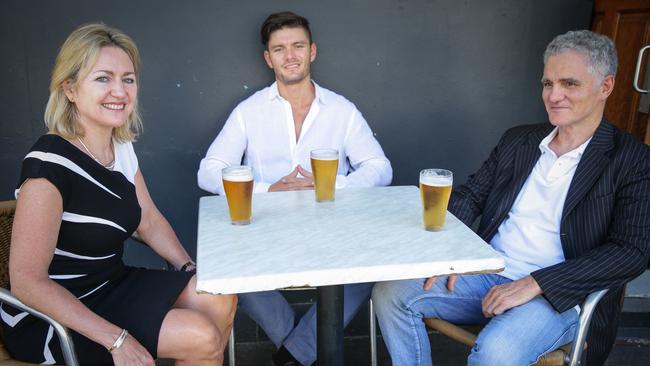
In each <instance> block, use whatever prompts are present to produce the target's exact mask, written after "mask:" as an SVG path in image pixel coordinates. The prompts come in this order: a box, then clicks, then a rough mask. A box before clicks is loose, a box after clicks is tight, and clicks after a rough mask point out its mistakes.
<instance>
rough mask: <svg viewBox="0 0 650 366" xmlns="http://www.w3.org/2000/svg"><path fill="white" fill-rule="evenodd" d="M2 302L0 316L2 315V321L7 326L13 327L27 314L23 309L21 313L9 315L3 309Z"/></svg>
mask: <svg viewBox="0 0 650 366" xmlns="http://www.w3.org/2000/svg"><path fill="white" fill-rule="evenodd" d="M2 305H4V304H0V317H2V321H4V322H5V323H7V325H8V326H10V327H12V328H13V327H15V326H16V324H18V322H19V321H21V320H23V318H24V317H26V316H27V315H29V314H28V313H27V312H26V311H23V312H21V313H18V314H16V315H11V314H9V313H7V312H6V311H5V309H4V308H3V307H2Z"/></svg>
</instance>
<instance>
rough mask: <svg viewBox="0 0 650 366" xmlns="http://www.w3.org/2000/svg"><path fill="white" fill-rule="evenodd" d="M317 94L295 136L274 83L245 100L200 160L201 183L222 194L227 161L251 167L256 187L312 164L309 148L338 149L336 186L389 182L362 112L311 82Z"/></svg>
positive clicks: (261, 188) (388, 171) (259, 189)
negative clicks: (298, 166) (223, 174)
mask: <svg viewBox="0 0 650 366" xmlns="http://www.w3.org/2000/svg"><path fill="white" fill-rule="evenodd" d="M314 87H315V91H316V97H315V98H314V101H313V102H312V104H311V107H310V108H309V113H307V117H306V118H305V121H304V122H303V125H302V129H301V132H300V136H299V137H298V139H296V133H295V125H294V121H293V113H292V110H291V104H290V103H289V102H288V101H287V100H286V99H284V98H283V97H282V96H280V94H279V92H278V88H277V85H276V83H273V84H272V85H271V86H269V87H266V88H264V89H262V90H260V91H258V92H256V93H255V94H253V95H252V96H250V97H249V98H247V99H246V100H244V101H243V102H241V103H240V104H239V105H238V106H237V107H236V108H235V109H234V110H233V111H232V113H231V114H230V117H228V120H227V121H226V123H225V124H224V126H223V129H222V130H221V132H220V133H219V135H218V136H217V138H216V139H215V140H214V141H213V142H212V144H211V145H210V148H209V149H208V152H207V154H206V156H205V158H203V160H201V165H200V167H199V172H198V174H197V177H198V183H199V187H201V188H202V189H204V190H206V191H209V192H212V193H218V194H221V195H223V194H224V190H223V182H222V180H221V169H223V168H225V167H227V166H230V165H239V164H241V163H242V157H243V165H248V166H250V167H252V168H253V179H254V181H255V185H254V191H255V192H256V193H258V192H266V191H268V189H269V187H270V186H271V185H272V184H273V183H275V182H277V181H278V180H280V179H281V178H282V177H284V176H286V175H287V174H289V173H291V171H292V170H293V169H294V168H295V167H296V166H297V165H298V164H300V165H301V166H302V167H303V168H305V169H306V170H311V163H310V151H311V150H314V149H321V148H328V149H337V150H338V151H339V167H338V174H337V177H336V188H337V189H338V188H345V187H370V186H382V185H388V184H390V182H391V180H392V176H393V170H392V168H391V166H390V162H389V161H388V159H386V156H385V155H384V152H383V150H382V149H381V146H379V143H378V142H377V140H376V139H375V137H374V135H373V133H372V131H371V130H370V127H369V126H368V123H367V122H366V120H365V119H364V118H363V116H362V115H361V112H359V110H357V108H356V107H355V106H354V104H352V103H351V102H350V101H348V100H347V99H345V98H344V97H342V96H340V95H338V94H336V93H334V92H331V91H329V90H327V89H325V88H321V87H320V86H318V85H317V84H316V83H314Z"/></svg>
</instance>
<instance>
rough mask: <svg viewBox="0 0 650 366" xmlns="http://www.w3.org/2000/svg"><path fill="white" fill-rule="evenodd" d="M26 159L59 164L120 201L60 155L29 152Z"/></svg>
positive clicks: (77, 166)
mask: <svg viewBox="0 0 650 366" xmlns="http://www.w3.org/2000/svg"><path fill="white" fill-rule="evenodd" d="M28 158H33V159H38V160H41V161H47V162H50V163H54V164H59V165H61V166H63V167H65V168H68V169H70V170H72V171H73V172H75V173H77V174H79V175H80V176H82V177H84V178H86V179H88V180H89V181H91V182H92V183H94V184H96V185H97V186H98V187H99V188H101V189H103V190H105V191H106V192H108V193H110V194H112V195H113V196H115V197H117V198H119V199H122V197H120V196H118V195H116V194H115V193H113V192H111V190H110V189H108V188H106V187H104V185H102V184H101V183H99V182H98V181H96V180H95V178H93V177H91V176H90V174H88V173H86V171H85V170H83V169H81V167H80V166H79V165H77V164H75V163H73V162H72V161H71V160H69V159H67V158H64V157H63V156H61V155H58V154H54V153H46V152H43V151H32V152H30V153H29V154H27V155H26V156H25V159H28Z"/></svg>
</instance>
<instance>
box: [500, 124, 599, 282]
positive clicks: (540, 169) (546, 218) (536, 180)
mask: <svg viewBox="0 0 650 366" xmlns="http://www.w3.org/2000/svg"><path fill="white" fill-rule="evenodd" d="M556 135H557V127H556V128H555V129H554V130H553V131H551V133H550V134H549V135H548V136H546V137H545V138H544V140H542V142H541V143H540V144H539V149H540V150H541V152H542V154H541V156H540V157H539V160H537V163H536V164H535V167H533V171H532V172H531V173H530V175H529V176H528V178H527V179H526V182H525V183H524V186H523V187H522V189H521V191H520V192H519V195H518V196H517V199H516V200H515V202H514V204H513V205H512V208H511V209H510V212H509V213H508V217H507V218H506V220H504V221H503V222H502V223H501V225H500V226H499V230H498V232H497V234H496V235H495V236H494V237H493V238H492V241H491V242H490V244H492V246H493V247H494V249H496V250H497V251H498V252H499V253H501V254H502V255H503V256H504V259H505V262H506V268H505V270H504V271H503V272H501V273H500V275H502V276H504V277H507V278H510V279H512V280H517V279H520V278H522V277H525V276H527V275H529V274H530V273H531V272H533V271H535V270H538V269H541V268H545V267H548V266H551V265H553V264H556V263H559V262H562V261H564V252H563V250H562V242H561V241H560V221H561V219H562V209H563V208H564V201H565V199H566V195H567V193H568V191H569V186H570V185H571V180H572V179H573V175H574V173H575V171H576V167H577V166H578V163H579V162H580V158H581V157H582V154H583V153H584V151H585V148H586V147H587V145H588V144H589V141H591V139H589V140H587V141H586V142H585V143H583V144H582V145H580V146H578V147H577V148H575V149H573V150H571V151H569V152H567V153H566V154H564V155H562V156H560V157H559V158H558V157H557V155H555V152H554V151H553V150H551V149H550V148H549V146H548V145H549V143H550V142H551V141H552V140H553V138H554V137H555V136H556Z"/></svg>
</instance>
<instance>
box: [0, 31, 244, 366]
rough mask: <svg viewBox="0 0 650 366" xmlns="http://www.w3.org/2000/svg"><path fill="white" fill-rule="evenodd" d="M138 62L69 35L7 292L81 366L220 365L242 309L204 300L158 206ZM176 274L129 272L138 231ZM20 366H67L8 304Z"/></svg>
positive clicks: (27, 175) (25, 178)
mask: <svg viewBox="0 0 650 366" xmlns="http://www.w3.org/2000/svg"><path fill="white" fill-rule="evenodd" d="M139 65H140V56H139V53H138V50H137V47H136V45H135V44H134V42H133V40H131V38H129V37H128V36H127V35H126V34H124V33H122V32H120V31H119V30H116V29H113V28H110V27H108V26H106V25H103V24H90V25H85V26H82V27H80V28H78V29H77V30H75V31H74V32H72V34H70V36H69V37H68V39H67V40H66V41H65V43H64V44H63V46H62V47H61V50H60V52H59V55H58V56H57V59H56V62H55V65H54V70H53V72H52V81H51V84H50V99H49V101H48V104H47V108H46V112H45V121H46V123H47V126H48V129H49V133H48V134H47V135H44V136H42V137H41V138H40V139H39V140H38V141H37V142H36V144H35V145H34V146H33V147H32V149H31V151H30V152H29V153H28V154H27V156H26V157H25V159H24V160H23V165H22V173H21V177H20V181H19V184H18V189H17V190H16V196H17V198H18V202H17V208H16V216H15V222H14V228H13V236H12V241H11V255H10V261H9V271H10V276H11V291H12V292H13V293H14V294H15V295H16V296H17V297H18V298H19V299H21V300H22V301H23V302H25V303H26V304H28V305H30V306H32V307H34V308H36V309H38V310H40V311H42V312H44V313H46V314H48V315H49V316H51V317H52V318H54V319H57V320H58V321H60V322H61V323H63V324H64V325H65V326H67V327H69V328H70V329H72V330H73V335H72V336H73V339H74V343H75V349H76V351H77V355H78V358H79V361H80V363H81V364H110V363H111V362H112V363H114V364H116V365H136V364H137V365H153V364H154V362H153V360H154V358H156V357H161V358H172V359H175V360H177V364H179V365H181V364H183V365H185V364H187V365H190V364H191V365H215V364H221V363H222V361H223V349H224V346H225V343H226V340H227V337H228V336H227V335H228V333H229V332H230V329H231V326H232V321H233V317H234V312H235V308H236V298H235V297H234V296H212V295H207V294H197V293H196V291H195V284H196V278H195V276H194V275H193V272H194V271H193V270H194V269H195V265H194V262H192V261H191V259H190V257H189V255H188V254H187V252H186V251H185V249H184V248H183V246H182V245H181V244H180V242H179V240H178V238H177V237H176V235H175V234H174V231H173V230H172V228H171V227H170V225H169V223H168V222H167V220H166V219H165V218H164V217H163V216H162V215H161V213H160V212H159V211H158V209H157V208H156V206H155V205H154V203H153V202H152V200H151V197H150V196H149V193H148V191H147V187H146V184H145V181H144V179H143V177H142V173H141V172H140V170H139V169H138V161H137V158H136V156H135V153H134V151H133V147H132V145H131V141H133V139H134V138H135V137H136V134H137V132H138V131H139V129H140V117H139V114H138V103H137V91H138V82H139V71H140V70H139ZM136 230H137V232H138V233H139V235H140V236H141V237H142V239H143V240H144V241H145V242H146V243H147V244H148V245H150V246H151V248H152V249H153V250H154V251H156V252H157V253H158V254H159V255H160V256H162V257H163V258H164V259H165V260H167V261H168V262H170V263H172V264H174V265H175V266H176V267H177V268H178V269H179V270H180V271H159V270H147V269H142V268H132V267H128V266H125V265H124V263H123V262H122V258H121V257H122V251H123V242H124V240H125V239H126V238H128V237H129V236H130V235H131V233H133V232H134V231H136ZM1 313H2V314H1V315H2V320H3V321H2V325H3V328H4V332H5V338H6V344H7V347H8V348H9V351H10V352H11V353H12V354H13V355H14V357H16V358H18V359H21V360H25V361H31V362H44V363H54V362H59V363H61V362H62V356H61V351H60V347H59V345H58V339H57V337H52V330H51V329H50V328H49V326H48V325H47V324H46V323H44V322H42V321H40V320H39V319H36V318H35V317H32V316H29V315H26V314H25V315H24V314H21V313H20V311H18V310H16V309H14V308H12V307H10V306H8V305H6V304H3V305H2V309H1Z"/></svg>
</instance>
